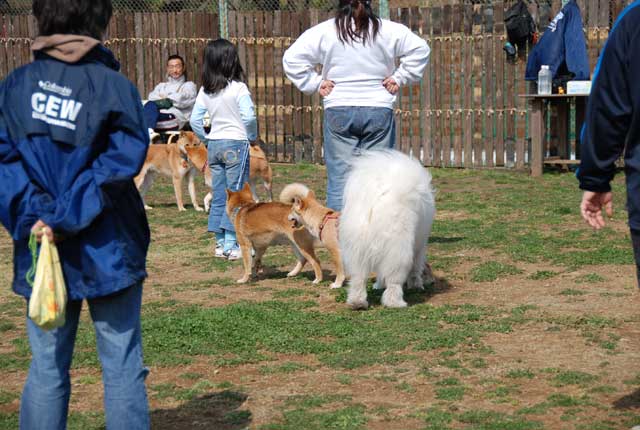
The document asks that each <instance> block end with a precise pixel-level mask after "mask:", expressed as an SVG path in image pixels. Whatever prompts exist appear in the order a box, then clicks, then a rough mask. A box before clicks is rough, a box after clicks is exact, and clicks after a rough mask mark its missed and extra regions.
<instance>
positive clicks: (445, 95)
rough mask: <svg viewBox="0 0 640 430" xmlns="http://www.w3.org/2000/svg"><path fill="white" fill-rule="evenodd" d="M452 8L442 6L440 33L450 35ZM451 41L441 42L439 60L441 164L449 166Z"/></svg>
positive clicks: (450, 143)
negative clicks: (440, 83) (440, 58)
mask: <svg viewBox="0 0 640 430" xmlns="http://www.w3.org/2000/svg"><path fill="white" fill-rule="evenodd" d="M452 12H453V11H452V8H451V5H450V4H445V5H444V6H443V8H442V34H443V35H444V34H446V35H450V34H451V29H452V24H453V23H452ZM451 45H452V44H451V42H450V41H448V40H447V41H444V42H442V45H441V46H442V53H441V55H442V61H441V72H440V73H441V76H442V80H441V82H442V105H441V107H440V109H441V110H442V112H443V114H442V125H443V127H442V134H443V136H442V166H443V167H448V166H451V149H452V147H453V140H452V135H453V133H452V121H453V117H452V115H451V114H450V110H451V108H452V94H451V90H452V88H451V86H452V82H451V81H452V79H451V70H452V67H451V66H452V62H451Z"/></svg>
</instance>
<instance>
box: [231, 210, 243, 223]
mask: <svg viewBox="0 0 640 430" xmlns="http://www.w3.org/2000/svg"><path fill="white" fill-rule="evenodd" d="M243 207H244V206H236V207H235V208H233V210H232V211H231V216H230V217H229V218H231V222H232V223H235V222H236V217H237V216H238V213H239V212H240V209H242V208H243Z"/></svg>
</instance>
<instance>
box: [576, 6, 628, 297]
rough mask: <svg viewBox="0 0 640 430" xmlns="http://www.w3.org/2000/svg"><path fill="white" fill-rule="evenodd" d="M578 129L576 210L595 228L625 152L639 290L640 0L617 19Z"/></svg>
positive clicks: (607, 205)
mask: <svg viewBox="0 0 640 430" xmlns="http://www.w3.org/2000/svg"><path fill="white" fill-rule="evenodd" d="M594 75H595V76H594V79H593V85H592V89H591V95H590V96H589V104H588V106H587V114H586V119H585V126H584V128H583V130H582V147H581V154H582V155H581V160H580V167H579V169H578V173H577V177H578V180H579V181H580V188H581V189H582V190H584V194H583V197H582V203H581V204H580V211H581V213H582V217H583V218H584V219H585V221H587V223H588V224H589V225H591V226H592V227H593V228H595V229H600V228H602V227H604V225H605V220H604V216H603V210H604V211H605V212H606V213H607V214H608V215H609V216H611V215H612V214H613V205H612V201H613V200H612V194H611V185H610V183H611V180H612V179H613V176H614V175H615V170H616V167H615V162H616V160H617V159H618V158H620V156H621V155H622V154H623V153H624V162H625V167H624V170H625V175H626V181H627V207H628V210H629V227H630V230H631V240H632V244H633V250H634V255H635V261H636V267H637V268H638V271H637V275H638V284H639V286H640V79H638V77H639V76H640V1H636V2H634V3H632V4H631V5H630V6H628V7H627V8H626V9H625V10H624V11H623V12H622V14H621V15H620V17H619V18H618V20H617V21H616V24H615V25H614V27H613V29H612V30H611V32H610V34H609V39H608V40H607V42H606V44H605V47H604V49H603V51H602V53H601V54H600V59H599V60H598V65H597V66H596V71H595V73H594Z"/></svg>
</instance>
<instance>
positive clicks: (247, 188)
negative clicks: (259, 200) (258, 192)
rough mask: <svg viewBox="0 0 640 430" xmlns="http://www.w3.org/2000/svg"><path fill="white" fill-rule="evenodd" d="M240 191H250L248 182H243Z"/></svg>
mask: <svg viewBox="0 0 640 430" xmlns="http://www.w3.org/2000/svg"><path fill="white" fill-rule="evenodd" d="M242 191H244V192H245V193H250V192H251V186H250V185H249V183H248V182H245V183H244V186H243V187H242Z"/></svg>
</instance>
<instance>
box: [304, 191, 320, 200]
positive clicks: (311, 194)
mask: <svg viewBox="0 0 640 430" xmlns="http://www.w3.org/2000/svg"><path fill="white" fill-rule="evenodd" d="M307 198H312V199H315V200H318V199H316V193H314V192H313V190H309V193H308V194H307Z"/></svg>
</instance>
